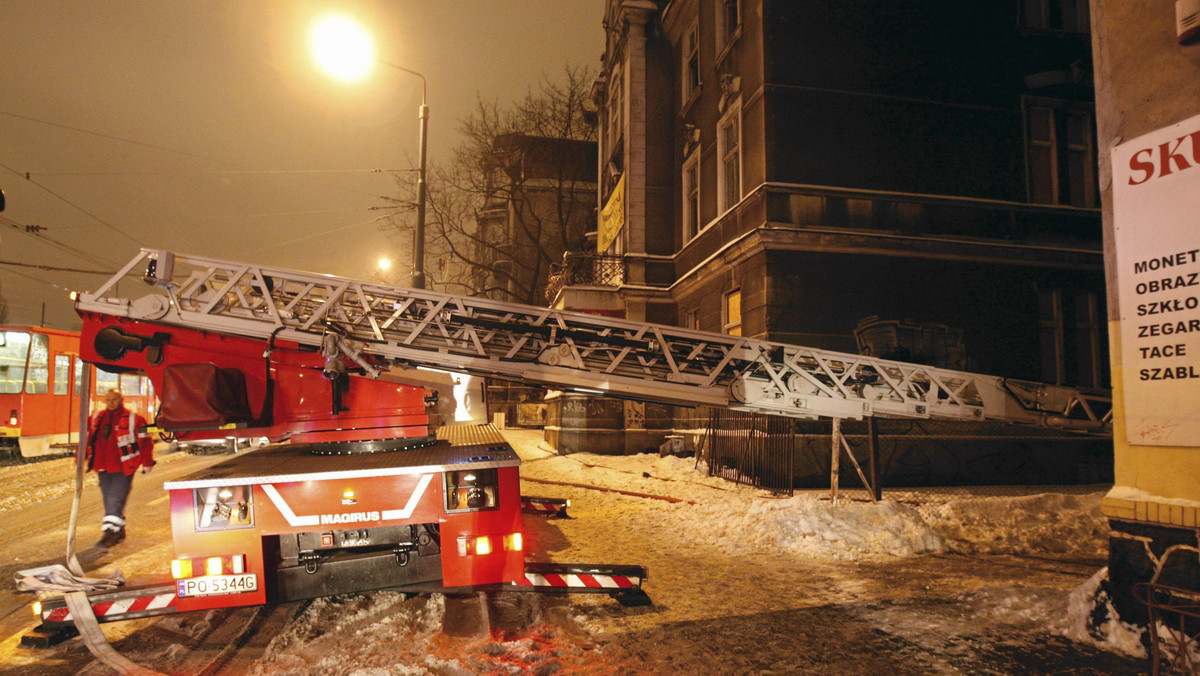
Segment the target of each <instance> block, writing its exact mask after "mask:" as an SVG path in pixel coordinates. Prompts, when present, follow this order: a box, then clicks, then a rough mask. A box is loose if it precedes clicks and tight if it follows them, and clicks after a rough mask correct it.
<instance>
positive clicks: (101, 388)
mask: <svg viewBox="0 0 1200 676" xmlns="http://www.w3.org/2000/svg"><path fill="white" fill-rule="evenodd" d="M119 386H120V376H118V375H117V374H116V373H108V372H107V371H102V370H100V369H96V395H97V396H101V397H103V396H104V393H105V392H107V391H109V390H115V389H117V388H118V387H119Z"/></svg>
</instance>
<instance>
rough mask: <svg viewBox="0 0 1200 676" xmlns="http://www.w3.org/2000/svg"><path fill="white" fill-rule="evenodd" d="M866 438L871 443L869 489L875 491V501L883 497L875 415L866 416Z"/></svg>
mask: <svg viewBox="0 0 1200 676" xmlns="http://www.w3.org/2000/svg"><path fill="white" fill-rule="evenodd" d="M867 430H868V431H869V432H870V433H869V434H868V435H867V438H868V440H869V442H870V445H871V490H872V491H874V492H875V502H879V501H880V500H882V499H883V487H882V486H880V485H879V469H878V468H879V424H878V422H876V420H875V416H870V417H869V418H867Z"/></svg>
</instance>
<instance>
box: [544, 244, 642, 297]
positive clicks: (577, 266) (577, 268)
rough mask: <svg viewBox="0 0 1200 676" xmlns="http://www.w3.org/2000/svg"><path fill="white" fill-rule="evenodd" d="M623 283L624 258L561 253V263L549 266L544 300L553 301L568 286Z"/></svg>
mask: <svg viewBox="0 0 1200 676" xmlns="http://www.w3.org/2000/svg"><path fill="white" fill-rule="evenodd" d="M624 283H625V259H623V258H621V257H620V256H602V255H600V254H593V253H571V252H567V253H564V254H563V260H562V262H561V263H555V264H554V265H552V266H550V278H549V280H548V281H547V283H546V300H547V301H550V302H553V301H554V299H555V298H557V297H558V294H559V292H561V291H562V290H563V288H564V287H568V286H610V287H614V288H615V287H618V286H621V285H622V284H624Z"/></svg>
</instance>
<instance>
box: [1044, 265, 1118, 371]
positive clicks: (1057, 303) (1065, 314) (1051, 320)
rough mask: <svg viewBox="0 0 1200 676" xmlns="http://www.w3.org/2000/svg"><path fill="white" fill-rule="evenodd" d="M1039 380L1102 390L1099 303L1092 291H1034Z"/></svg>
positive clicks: (1054, 289)
mask: <svg viewBox="0 0 1200 676" xmlns="http://www.w3.org/2000/svg"><path fill="white" fill-rule="evenodd" d="M1038 325H1039V327H1040V331H1041V340H1040V343H1041V353H1042V354H1041V357H1042V375H1041V378H1042V380H1044V381H1046V382H1048V383H1053V384H1056V385H1078V386H1082V387H1106V386H1107V383H1106V382H1105V378H1104V369H1103V363H1104V361H1105V360H1104V355H1103V346H1102V343H1101V340H1100V337H1101V335H1102V334H1101V328H1102V327H1101V320H1100V310H1099V301H1098V298H1097V295H1096V293H1095V292H1094V291H1088V290H1083V289H1074V290H1071V291H1067V292H1064V290H1062V289H1056V288H1052V289H1039V290H1038Z"/></svg>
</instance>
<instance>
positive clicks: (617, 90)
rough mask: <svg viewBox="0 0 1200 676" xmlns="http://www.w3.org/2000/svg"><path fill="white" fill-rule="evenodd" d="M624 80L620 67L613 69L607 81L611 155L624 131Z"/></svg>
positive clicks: (609, 148) (609, 147)
mask: <svg viewBox="0 0 1200 676" xmlns="http://www.w3.org/2000/svg"><path fill="white" fill-rule="evenodd" d="M623 93H624V79H623V78H622V77H621V67H620V66H617V67H615V68H613V72H612V75H611V76H609V79H608V102H607V105H606V109H607V110H606V112H607V113H608V129H607V132H608V152H609V154H610V155H611V154H612V153H614V152H616V150H617V148H618V147H619V145H620V144H619V141H620V139H621V135H622V134H623V133H624V129H625V117H624V107H623V106H624V96H623Z"/></svg>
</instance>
